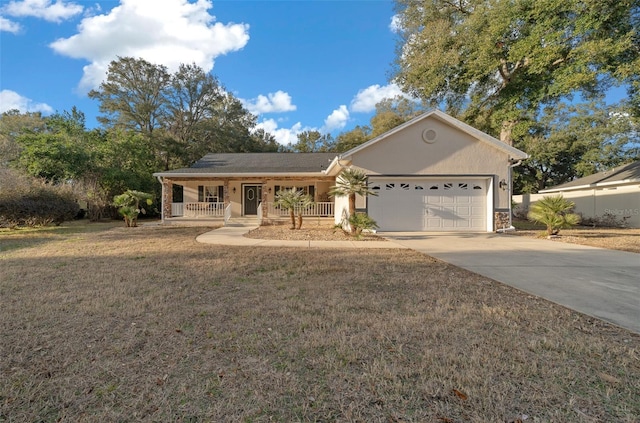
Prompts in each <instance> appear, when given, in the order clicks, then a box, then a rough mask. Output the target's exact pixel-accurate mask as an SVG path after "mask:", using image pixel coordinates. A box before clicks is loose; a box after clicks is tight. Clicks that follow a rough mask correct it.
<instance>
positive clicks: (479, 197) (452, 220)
mask: <svg viewBox="0 0 640 423" xmlns="http://www.w3.org/2000/svg"><path fill="white" fill-rule="evenodd" d="M369 186H370V188H371V189H372V190H373V191H374V192H376V193H377V194H378V196H377V197H375V196H370V197H369V198H368V212H369V215H370V216H371V217H372V218H373V219H374V220H376V222H377V223H378V226H380V230H381V231H476V232H477V231H486V230H487V180H486V179H458V178H449V179H426V178H425V179H415V178H404V179H403V178H370V179H369Z"/></svg>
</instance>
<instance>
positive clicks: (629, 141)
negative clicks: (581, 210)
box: [514, 102, 640, 192]
mask: <svg viewBox="0 0 640 423" xmlns="http://www.w3.org/2000/svg"><path fill="white" fill-rule="evenodd" d="M639 145H640V139H639V134H638V133H637V132H636V131H634V128H633V123H632V121H631V119H630V118H629V116H628V114H626V113H625V112H624V110H623V109H622V110H621V109H619V108H617V107H613V106H607V105H605V104H604V103H602V102H590V103H584V104H574V105H569V104H565V103H559V104H558V105H556V106H554V107H552V106H548V107H546V108H544V109H543V111H542V112H541V113H540V116H539V117H537V118H536V122H535V123H534V124H533V126H532V127H531V129H530V130H529V132H528V134H527V135H525V136H524V137H522V141H521V142H520V147H521V148H523V149H524V150H525V151H527V152H528V153H529V155H530V156H531V157H530V158H529V159H527V160H526V161H525V162H524V163H522V165H520V166H518V167H517V168H516V174H515V183H514V189H515V191H516V192H537V191H539V190H541V189H544V188H548V187H551V186H554V185H558V184H562V183H565V182H569V181H571V180H573V179H576V178H581V177H583V176H587V175H591V174H593V173H595V172H600V171H602V170H605V169H609V168H611V167H613V166H617V165H619V164H621V163H623V162H626V161H629V160H634V159H638V158H640V157H637V152H636V149H637V147H638V146H639Z"/></svg>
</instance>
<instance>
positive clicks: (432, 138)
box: [422, 128, 438, 144]
mask: <svg viewBox="0 0 640 423" xmlns="http://www.w3.org/2000/svg"><path fill="white" fill-rule="evenodd" d="M436 138H438V133H437V132H436V131H434V130H433V129H429V128H427V129H425V130H424V131H422V140H423V141H424V142H426V143H427V144H433V143H434V142H436Z"/></svg>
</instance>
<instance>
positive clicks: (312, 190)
mask: <svg viewBox="0 0 640 423" xmlns="http://www.w3.org/2000/svg"><path fill="white" fill-rule="evenodd" d="M309 195H310V196H311V199H312V200H313V199H315V198H316V187H315V186H313V185H309Z"/></svg>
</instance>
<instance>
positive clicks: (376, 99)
mask: <svg viewBox="0 0 640 423" xmlns="http://www.w3.org/2000/svg"><path fill="white" fill-rule="evenodd" d="M397 96H403V97H407V98H409V97H408V96H407V95H406V94H405V93H403V92H402V90H400V87H399V86H398V85H396V84H389V85H384V86H380V85H378V84H375V85H370V86H369V87H367V88H365V89H363V90H360V91H358V94H356V96H355V97H354V98H353V100H351V111H353V112H362V113H370V112H373V111H374V110H375V109H376V104H378V103H380V102H381V101H382V100H384V99H385V98H395V97H397Z"/></svg>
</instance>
